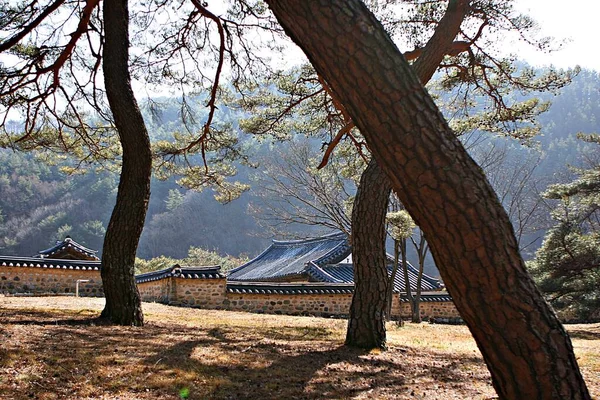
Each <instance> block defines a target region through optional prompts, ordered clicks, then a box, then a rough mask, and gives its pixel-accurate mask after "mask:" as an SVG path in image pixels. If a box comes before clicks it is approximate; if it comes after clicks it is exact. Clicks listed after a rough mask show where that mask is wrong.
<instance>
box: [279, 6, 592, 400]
mask: <svg viewBox="0 0 600 400" xmlns="http://www.w3.org/2000/svg"><path fill="white" fill-rule="evenodd" d="M267 4H268V5H269V7H270V8H271V10H272V11H273V13H274V14H275V16H276V17H277V19H278V20H279V22H280V23H281V25H282V26H283V28H284V29H285V31H286V33H287V34H288V35H289V36H290V37H291V38H292V40H294V41H295V42H296V43H297V44H298V45H299V46H300V47H301V48H302V49H303V51H304V52H305V54H306V55H307V56H308V58H309V60H310V61H311V63H312V64H313V66H314V67H315V69H316V70H317V72H318V73H319V75H320V76H322V77H323V78H324V79H325V80H326V82H327V84H328V85H329V86H330V87H331V89H332V90H333V92H334V93H335V95H336V96H337V98H338V99H340V101H341V102H342V104H343V105H344V107H345V108H346V109H347V111H348V113H349V114H350V116H351V117H352V119H353V121H354V123H356V125H357V127H358V128H359V129H360V131H361V133H362V134H363V135H364V136H365V138H366V140H367V143H368V144H369V147H370V149H371V151H372V153H373V155H374V157H375V159H376V160H377V162H378V163H379V164H380V165H381V167H382V169H383V170H384V171H385V173H386V175H387V176H388V178H389V179H390V180H391V182H392V186H393V187H394V189H395V190H396V191H397V193H398V195H399V197H400V200H401V201H402V203H403V204H404V205H405V206H406V208H407V210H408V211H409V213H410V214H411V216H413V218H414V219H415V222H417V224H418V225H419V226H420V227H421V228H422V229H423V231H424V232H425V234H426V235H427V237H428V239H429V244H430V246H431V252H432V254H433V257H434V259H435V261H436V264H437V265H438V267H439V269H440V273H441V274H442V277H443V279H444V282H445V283H446V285H447V287H448V290H449V292H450V294H451V295H452V297H453V298H454V300H455V304H456V306H457V308H458V309H459V311H460V313H461V315H462V317H463V319H464V320H465V321H466V323H467V325H468V326H469V329H470V330H471V332H472V334H473V337H474V338H475V341H476V342H477V344H478V346H479V348H480V350H481V352H482V354H483V357H484V360H485V361H486V363H487V365H488V368H489V369H490V372H491V375H492V382H493V385H494V387H495V389H496V391H497V392H498V394H499V396H500V397H501V398H506V399H515V398H548V399H550V398H555V399H559V398H572V399H589V398H590V395H589V392H588V391H587V388H586V386H585V383H584V381H583V378H582V376H581V373H580V371H579V367H578V365H577V361H576V359H575V356H574V354H573V348H572V345H571V342H570V340H569V337H568V335H567V334H566V332H565V330H564V328H563V327H562V325H561V324H560V322H559V321H558V319H557V318H556V315H555V314H554V312H553V311H552V309H551V308H550V307H549V306H548V304H547V303H546V302H545V301H544V299H543V298H542V296H541V294H540V293H539V291H538V290H537V288H536V287H535V285H534V283H533V280H532V279H531V277H530V275H529V274H528V273H527V271H526V269H525V265H524V262H523V259H522V258H521V255H520V254H519V251H518V245H517V242H516V239H515V237H514V233H513V230H512V227H511V224H510V221H509V219H508V217H507V215H506V212H505V211H504V209H503V208H502V205H501V204H500V202H499V201H498V198H497V197H496V195H495V194H494V192H493V190H492V188H491V186H490V185H489V183H488V182H487V180H486V179H485V176H484V175H483V173H482V171H481V169H480V168H479V167H478V166H477V165H476V164H475V163H474V162H473V160H472V159H471V158H470V157H469V156H468V154H467V153H466V151H465V150H464V148H463V147H462V146H461V144H460V143H459V141H458V139H456V136H455V134H454V133H453V132H452V130H451V129H450V128H449V126H448V125H447V123H446V122H445V120H444V118H443V116H442V115H441V113H440V112H439V111H438V109H437V107H436V106H435V104H434V102H433V100H432V99H431V98H430V97H429V95H428V94H427V92H426V91H425V90H424V89H423V86H422V84H421V82H420V81H419V79H418V77H417V76H416V75H415V74H414V71H413V70H412V69H411V67H410V66H409V65H408V63H407V62H406V60H405V58H404V57H403V56H402V53H400V51H399V50H398V49H397V48H396V46H395V45H394V43H393V42H392V40H391V39H390V38H389V36H388V35H387V34H386V32H385V30H384V29H383V27H382V26H381V24H380V23H379V21H378V20H377V19H376V18H375V17H374V16H373V15H372V14H371V13H370V12H369V10H368V9H367V8H366V7H365V6H364V4H362V3H361V2H360V1H353V0H350V1H341V0H340V1H311V2H295V1H287V0H279V1H277V0H270V1H267Z"/></svg>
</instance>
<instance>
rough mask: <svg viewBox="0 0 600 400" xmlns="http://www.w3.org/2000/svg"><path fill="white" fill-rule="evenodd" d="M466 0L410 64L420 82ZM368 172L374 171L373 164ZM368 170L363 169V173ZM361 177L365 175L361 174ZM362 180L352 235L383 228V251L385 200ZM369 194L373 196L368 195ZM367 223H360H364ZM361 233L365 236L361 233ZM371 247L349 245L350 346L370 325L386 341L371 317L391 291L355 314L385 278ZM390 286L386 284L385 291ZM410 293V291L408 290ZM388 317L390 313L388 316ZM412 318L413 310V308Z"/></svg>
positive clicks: (438, 57) (454, 5)
mask: <svg viewBox="0 0 600 400" xmlns="http://www.w3.org/2000/svg"><path fill="white" fill-rule="evenodd" d="M468 8H469V7H468V1H467V0H450V1H449V2H448V8H447V10H446V12H445V14H444V17H443V18H442V19H441V20H440V23H439V24H438V27H437V28H436V30H435V32H434V34H433V35H432V37H431V39H430V40H429V41H428V42H427V44H426V45H425V48H424V49H423V50H422V52H421V55H420V56H419V58H418V59H417V61H415V64H414V65H413V67H414V69H415V71H416V72H417V75H418V76H419V79H420V80H421V82H423V84H425V83H427V82H428V81H429V80H430V79H431V77H432V76H433V74H434V73H435V70H436V69H437V67H438V66H439V64H440V62H441V61H442V59H443V58H444V55H446V54H447V52H448V50H449V49H450V48H451V46H452V42H453V40H454V38H455V37H456V35H457V33H458V32H459V29H460V25H461V23H462V21H463V19H464V18H465V15H466V14H467V12H468ZM375 162H376V161H375V159H372V160H371V164H374V163H375ZM371 164H369V166H370V167H371V170H369V169H368V168H367V170H369V173H371V174H374V172H373V168H374V167H373V166H371ZM366 173H367V171H365V174H366ZM363 177H364V176H363ZM363 177H361V184H360V185H359V186H358V189H357V192H356V199H359V198H361V199H362V205H361V207H360V209H359V210H356V202H355V205H354V207H355V211H353V213H354V212H356V216H355V217H354V216H353V218H352V237H353V238H354V239H355V240H356V241H357V242H358V243H369V241H371V240H374V238H373V237H372V232H377V233H379V232H383V233H382V236H381V237H380V239H381V240H382V244H381V245H378V246H377V249H376V251H378V250H379V248H381V247H382V246H383V251H384V252H385V238H386V235H385V213H386V212H387V206H388V202H387V201H386V202H385V203H383V202H380V201H378V197H379V196H380V193H378V192H377V189H375V188H372V187H369V190H368V191H367V192H366V193H363V187H362V180H363ZM384 180H386V178H384V179H383V180H381V181H380V185H381V190H387V192H388V196H389V189H388V188H389V187H390V186H391V183H390V182H384ZM369 196H372V198H370V197H369ZM381 213H383V216H384V219H383V220H381V222H380V223H381V224H382V226H374V225H371V224H372V223H373V222H374V221H380V220H379V219H378V218H370V215H371V214H375V215H377V216H379V215H381ZM365 224H366V226H363V225H365ZM363 235H364V236H363ZM369 251H370V249H368V248H367V247H366V246H362V247H354V246H353V247H352V254H353V263H354V276H355V279H354V282H355V285H354V295H353V297H352V306H351V307H350V321H351V322H350V323H349V324H348V328H349V329H348V331H347V333H346V344H347V345H350V346H352V345H353V344H354V343H362V344H364V343H365V339H364V338H358V337H354V335H363V334H365V332H367V329H368V327H372V328H373V329H376V331H373V332H372V333H371V334H370V335H368V336H369V337H372V338H375V337H377V336H378V335H383V337H382V338H378V339H377V340H376V341H374V342H372V343H373V345H374V347H375V343H385V341H386V339H385V334H386V333H385V326H384V327H383V329H381V328H380V326H379V325H380V321H379V320H374V319H372V318H380V316H381V315H382V314H383V313H384V312H385V313H389V312H390V310H391V308H392V304H391V301H392V298H393V296H392V294H391V293H388V294H387V299H388V303H387V304H385V305H383V307H384V308H382V309H380V310H377V311H376V312H375V311H371V314H370V316H369V315H356V314H355V313H357V312H363V311H366V310H372V308H373V305H366V304H357V303H359V302H361V301H363V300H368V299H374V298H375V297H374V296H372V295H371V294H368V293H363V292H369V291H370V290H372V288H375V287H377V286H382V285H383V284H379V283H378V282H377V280H378V279H380V277H382V276H385V279H386V280H387V279H388V278H387V274H386V275H381V273H380V271H381V270H383V269H385V268H386V260H385V257H384V258H371V257H369V256H368V255H367V253H368V252H369ZM391 290H392V289H391V288H389V287H388V291H391ZM409 296H410V293H409ZM411 305H413V306H414V303H413V302H412V299H411ZM387 317H388V318H389V315H388V316H387ZM413 321H415V318H414V312H413ZM357 324H363V325H364V326H362V327H360V328H357V327H356V325H357ZM350 327H354V328H353V329H352V331H350Z"/></svg>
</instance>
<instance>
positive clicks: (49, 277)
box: [0, 266, 459, 319]
mask: <svg viewBox="0 0 600 400" xmlns="http://www.w3.org/2000/svg"><path fill="white" fill-rule="evenodd" d="M79 279H84V280H89V282H86V283H81V284H80V288H79V292H80V295H81V296H103V291H102V280H101V278H100V271H98V270H77V269H64V268H39V267H5V266H0V293H7V294H16V293H31V294H52V293H55V294H64V293H75V282H76V281H77V280H79ZM237 285H238V286H240V284H239V283H238V284H237ZM240 287H243V288H246V289H248V290H245V289H244V290H243V291H244V292H240V291H238V292H232V291H231V290H228V288H227V280H226V279H225V278H224V277H221V278H218V279H190V278H182V277H177V276H168V277H163V278H160V279H155V280H152V281H146V282H143V283H138V289H139V291H140V295H141V298H142V300H143V301H147V302H158V303H164V304H171V305H177V306H186V307H197V308H206V309H223V310H231V311H247V312H257V313H266V314H289V315H315V316H339V317H344V316H347V315H348V314H349V311H350V304H351V302H352V293H351V288H352V286H351V285H339V286H336V285H323V284H307V283H300V284H291V283H290V284H285V283H269V284H264V285H263V284H247V286H244V285H242V286H240ZM299 288H300V289H299ZM338 288H339V290H338ZM421 315H422V316H423V318H424V319H426V318H457V317H459V314H458V311H457V310H456V307H455V306H454V303H452V302H449V301H423V302H421ZM398 316H402V317H403V318H409V317H410V305H409V303H407V302H402V303H401V302H400V301H399V300H398V298H397V297H395V301H394V304H393V306H392V317H393V318H398Z"/></svg>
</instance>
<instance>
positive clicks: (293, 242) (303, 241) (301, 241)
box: [273, 231, 348, 246]
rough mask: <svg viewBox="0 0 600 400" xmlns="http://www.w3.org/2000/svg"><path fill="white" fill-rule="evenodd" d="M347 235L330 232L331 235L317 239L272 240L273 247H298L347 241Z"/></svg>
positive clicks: (340, 232)
mask: <svg viewBox="0 0 600 400" xmlns="http://www.w3.org/2000/svg"><path fill="white" fill-rule="evenodd" d="M347 237H348V236H347V235H346V234H345V233H344V232H342V231H339V232H332V233H328V234H326V235H322V236H318V237H313V238H304V239H294V240H276V239H273V245H279V246H281V245H290V246H293V245H299V244H309V243H315V242H320V241H325V240H332V239H340V240H341V239H347Z"/></svg>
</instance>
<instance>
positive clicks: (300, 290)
mask: <svg viewBox="0 0 600 400" xmlns="http://www.w3.org/2000/svg"><path fill="white" fill-rule="evenodd" d="M353 291H354V284H347V283H321V282H309V283H282V282H227V292H229V293H240V294H283V295H287V294H289V295H294V294H350V293H352V292H353ZM400 300H401V301H402V302H407V301H408V298H407V297H406V295H404V294H401V295H400ZM421 301H423V302H450V301H452V297H450V295H449V294H448V293H446V292H429V293H422V294H421Z"/></svg>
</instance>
